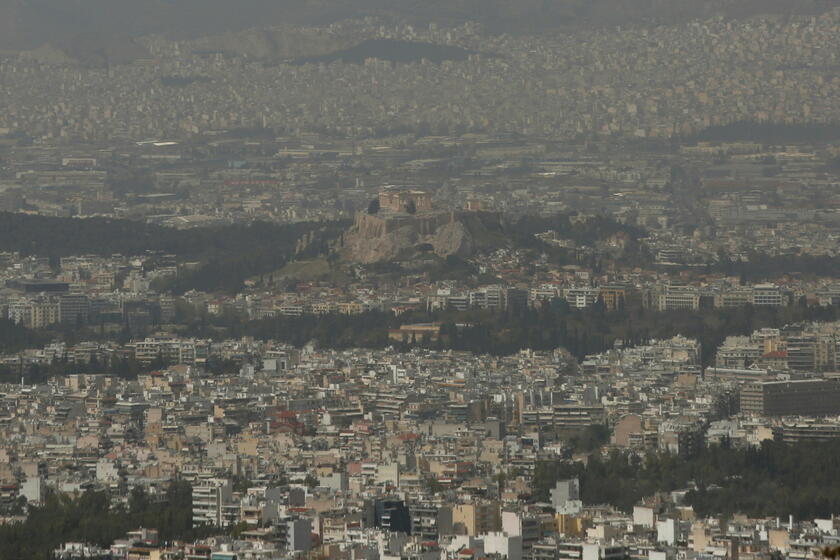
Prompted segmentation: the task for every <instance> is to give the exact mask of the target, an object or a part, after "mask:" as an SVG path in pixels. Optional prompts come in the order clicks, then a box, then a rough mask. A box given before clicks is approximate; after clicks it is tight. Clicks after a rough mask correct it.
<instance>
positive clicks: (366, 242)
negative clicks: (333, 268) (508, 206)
mask: <svg viewBox="0 0 840 560" xmlns="http://www.w3.org/2000/svg"><path fill="white" fill-rule="evenodd" d="M500 229H501V225H500V219H499V216H498V214H495V213H490V212H445V211H441V212H425V213H423V214H418V215H413V216H412V215H408V214H398V213H382V214H377V215H369V214H367V213H360V214H358V215H357V216H356V220H355V223H354V224H353V226H352V227H351V228H350V229H349V230H348V231H347V232H346V233H345V235H344V238H343V246H344V254H345V257H346V258H347V259H348V260H350V261H353V262H358V263H362V264H372V263H377V262H385V261H395V260H400V259H403V258H411V256H412V255H413V254H414V253H415V252H416V250H418V248H419V247H422V246H428V245H431V247H432V249H433V250H434V252H435V254H437V255H438V256H440V257H448V256H450V255H457V256H460V257H468V256H470V255H472V254H473V253H475V251H477V250H480V249H482V248H489V247H491V246H497V245H498V244H499V243H501V242H503V238H502V236H501V235H500Z"/></svg>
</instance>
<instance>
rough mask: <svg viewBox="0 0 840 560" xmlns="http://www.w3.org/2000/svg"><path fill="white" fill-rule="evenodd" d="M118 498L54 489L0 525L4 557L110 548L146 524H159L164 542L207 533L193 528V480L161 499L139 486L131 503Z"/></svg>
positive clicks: (176, 484)
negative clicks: (16, 519)
mask: <svg viewBox="0 0 840 560" xmlns="http://www.w3.org/2000/svg"><path fill="white" fill-rule="evenodd" d="M114 501H116V500H112V496H111V494H110V493H109V492H106V491H94V490H87V491H85V492H83V493H81V494H79V495H76V496H73V495H69V494H63V493H56V492H53V491H48V492H47V494H46V497H45V499H44V502H43V504H42V505H39V506H30V507H29V508H28V509H29V515H28V516H27V518H26V520H25V521H23V522H21V523H7V524H3V525H0V558H34V559H40V558H44V559H49V558H52V557H53V556H52V552H53V551H54V550H55V549H57V548H59V547H60V546H61V544H63V543H65V542H84V543H88V544H94V545H98V546H100V547H108V546H110V545H111V543H113V541H114V540H116V539H119V538H122V537H124V536H125V534H126V533H127V532H128V531H132V530H135V529H139V528H141V527H147V528H154V529H157V531H158V534H159V537H160V540H161V541H162V542H166V541H171V540H175V539H183V540H195V539H197V538H200V537H202V536H205V535H206V534H207V530H206V529H204V528H201V527H199V528H193V524H192V487H191V486H190V484H189V483H187V482H183V481H173V482H171V483H170V484H169V486H168V487H167V488H166V490H165V493H164V495H163V496H162V498H160V499H159V498H157V497H155V498H152V497H150V496H149V495H148V494H147V493H146V491H145V490H143V489H142V488H136V489H134V490H133V491H132V492H131V493H130V495H129V498H128V500H127V504H124V503H121V502H118V503H117V505H114V503H113V502H114Z"/></svg>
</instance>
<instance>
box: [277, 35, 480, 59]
mask: <svg viewBox="0 0 840 560" xmlns="http://www.w3.org/2000/svg"><path fill="white" fill-rule="evenodd" d="M469 55H470V51H468V50H465V49H462V48H459V47H450V46H446V45H434V44H432V43H417V42H413V41H398V40H395V39H370V40H368V41H364V42H362V43H359V44H358V45H356V46H353V47H350V48H348V49H344V50H340V51H336V52H332V53H328V54H323V55H319V56H306V57H301V58H296V59H295V60H294V62H293V63H294V64H307V63H314V64H318V63H322V62H323V63H330V62H337V61H341V62H345V63H349V64H362V63H363V62H364V61H365V60H367V59H368V58H378V59H380V60H389V61H391V62H419V61H421V60H423V59H427V60H430V61H431V62H435V63H440V62H443V61H444V60H465V59H466V58H467V57H468V56H469Z"/></svg>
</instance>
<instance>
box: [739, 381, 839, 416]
mask: <svg viewBox="0 0 840 560" xmlns="http://www.w3.org/2000/svg"><path fill="white" fill-rule="evenodd" d="M740 398H741V412H747V413H753V414H761V415H764V416H800V415H803V416H827V415H834V414H840V382H838V381H836V380H825V379H802V380H796V381H766V382H763V383H750V384H748V385H745V386H744V387H743V388H742V389H741V394H740Z"/></svg>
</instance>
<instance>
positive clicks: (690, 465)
mask: <svg viewBox="0 0 840 560" xmlns="http://www.w3.org/2000/svg"><path fill="white" fill-rule="evenodd" d="M837 457H840V440H831V441H827V442H804V443H798V444H793V445H789V444H785V443H782V442H778V441H765V442H763V443H762V444H761V445H760V446H759V447H747V448H736V447H733V446H732V445H731V444H730V443H729V442H728V441H724V442H723V443H721V444H720V445H712V446H710V447H707V448H703V449H701V450H700V451H699V452H697V453H696V454H694V455H690V456H680V455H675V454H668V453H652V454H648V455H646V456H643V457H642V456H639V455H636V454H633V453H629V452H619V451H615V452H613V453H611V454H610V455H609V456H608V457H606V458H604V457H601V456H600V455H597V454H596V455H592V456H590V458H589V461H588V462H587V464H586V465H584V464H582V463H580V462H576V463H571V462H565V461H559V460H558V461H543V462H540V463H538V464H537V466H536V469H535V473H534V479H533V485H532V488H533V491H534V496H535V498H536V499H538V500H541V501H547V500H549V499H550V495H549V492H550V490H551V488H553V487H554V485H555V483H556V482H557V481H558V480H564V479H569V478H573V477H578V478H579V479H580V485H581V499H582V500H583V502H584V503H586V504H612V505H614V506H616V507H618V508H619V509H621V510H623V511H626V512H630V511H632V509H633V506H634V505H637V504H639V502H640V500H641V499H642V498H644V497H646V496H652V495H654V494H656V493H659V492H671V491H674V490H688V493H687V495H686V498H685V500H686V502H687V504H688V505H691V506H692V507H693V508H694V510H695V512H696V513H697V514H698V515H699V516H732V515H734V514H737V513H744V514H747V515H750V516H755V517H769V516H773V517H781V516H787V515H790V514H792V515H794V516H795V517H797V518H798V519H813V518H818V517H829V516H831V515H832V514H833V513H836V512H838V511H840V478H838V477H837Z"/></svg>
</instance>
